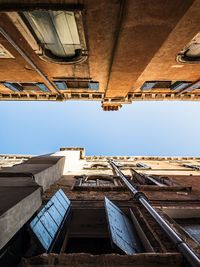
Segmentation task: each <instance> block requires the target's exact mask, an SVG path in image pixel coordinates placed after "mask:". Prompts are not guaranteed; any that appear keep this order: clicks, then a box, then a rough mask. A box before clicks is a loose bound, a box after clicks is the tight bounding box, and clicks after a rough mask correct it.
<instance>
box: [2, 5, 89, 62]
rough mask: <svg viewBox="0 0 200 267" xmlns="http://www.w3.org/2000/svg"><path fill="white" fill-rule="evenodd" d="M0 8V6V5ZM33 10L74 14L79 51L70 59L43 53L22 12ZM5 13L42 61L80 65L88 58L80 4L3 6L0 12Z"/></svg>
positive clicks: (82, 10)
mask: <svg viewBox="0 0 200 267" xmlns="http://www.w3.org/2000/svg"><path fill="white" fill-rule="evenodd" d="M0 7H1V4H0ZM34 10H41V11H49V10H51V11H69V12H74V16H75V21H76V25H77V30H78V34H79V39H80V45H81V49H80V50H79V51H77V53H75V55H74V56H72V57H56V56H53V55H52V54H51V53H49V52H48V51H45V49H43V48H42V47H41V45H39V43H38V38H37V37H36V35H35V33H34V31H33V29H32V28H31V27H30V23H29V22H27V20H26V19H24V15H23V12H29V11H34ZM4 11H5V12H7V13H6V14H7V15H8V16H9V18H10V19H11V20H12V22H13V23H14V24H15V27H16V28H17V29H18V30H19V31H20V32H21V34H22V35H23V37H24V38H25V39H26V41H27V42H28V43H29V45H30V46H31V48H32V49H33V50H34V52H35V53H36V54H37V55H38V57H39V58H40V59H42V60H44V61H47V62H52V63H57V64H76V63H82V62H84V61H86V60H87V58H88V50H87V44H86V36H85V35H86V31H85V30H84V28H85V27H84V24H85V23H84V6H83V5H81V4H52V3H48V4H44V3H38V4H37V7H36V6H35V5H34V4H31V3H30V4H23V6H21V5H20V6H19V5H17V4H16V5H15V4H13V5H12V6H11V5H3V6H2V10H1V12H4ZM16 21H17V23H16Z"/></svg>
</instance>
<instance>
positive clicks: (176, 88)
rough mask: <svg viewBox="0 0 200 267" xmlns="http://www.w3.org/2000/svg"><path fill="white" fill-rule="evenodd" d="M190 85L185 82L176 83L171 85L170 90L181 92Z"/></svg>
mask: <svg viewBox="0 0 200 267" xmlns="http://www.w3.org/2000/svg"><path fill="white" fill-rule="evenodd" d="M191 84H192V82H186V81H176V82H174V83H173V84H172V85H171V87H170V88H171V89H172V90H174V91H180V90H183V89H185V88H187V87H188V86H190V85H191Z"/></svg>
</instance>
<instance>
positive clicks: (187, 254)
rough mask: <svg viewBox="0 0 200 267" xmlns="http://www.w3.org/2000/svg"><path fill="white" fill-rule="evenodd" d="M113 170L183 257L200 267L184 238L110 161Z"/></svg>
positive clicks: (195, 266) (197, 258) (194, 266)
mask: <svg viewBox="0 0 200 267" xmlns="http://www.w3.org/2000/svg"><path fill="white" fill-rule="evenodd" d="M108 161H109V163H110V165H111V167H112V169H113V170H114V171H115V173H116V174H117V175H118V176H119V177H120V178H121V180H122V181H123V182H124V183H125V185H126V186H127V187H128V189H129V190H130V191H131V192H132V193H133V196H134V199H135V200H137V201H138V202H139V203H141V204H142V206H143V207H144V208H145V209H146V210H147V211H148V212H149V214H151V216H152V217H153V218H154V219H155V220H156V222H157V223H158V224H159V225H160V227H161V228H162V229H163V230H164V231H165V233H166V234H167V235H168V236H169V238H170V239H171V240H172V241H173V242H174V243H175V245H176V248H177V249H178V251H179V252H180V253H181V254H182V255H183V257H184V258H185V259H186V260H187V261H188V262H189V264H190V265H191V266H192V267H200V259H199V257H197V255H196V254H195V253H194V252H193V251H192V249H191V248H190V247H189V246H188V245H187V244H186V243H185V242H184V241H183V240H182V238H181V237H180V236H179V235H178V234H177V233H176V232H175V231H174V230H173V229H172V228H171V226H170V225H169V224H168V223H167V222H166V221H165V220H164V219H163V218H162V217H161V216H160V215H159V213H158V212H157V211H156V210H155V209H154V208H153V207H152V206H151V204H150V203H149V201H148V199H147V197H146V196H145V194H144V193H143V192H140V191H138V190H137V189H136V188H135V187H134V186H133V185H132V184H131V183H130V182H129V180H128V179H127V178H126V176H125V175H124V174H123V173H122V172H121V171H120V169H119V168H118V167H117V165H116V164H115V163H114V162H113V161H112V160H108Z"/></svg>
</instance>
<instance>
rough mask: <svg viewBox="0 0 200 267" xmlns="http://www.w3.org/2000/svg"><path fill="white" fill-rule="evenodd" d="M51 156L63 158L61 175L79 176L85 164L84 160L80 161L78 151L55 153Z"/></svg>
mask: <svg viewBox="0 0 200 267" xmlns="http://www.w3.org/2000/svg"><path fill="white" fill-rule="evenodd" d="M51 156H63V157H65V164H64V170H63V175H66V174H70V173H73V174H80V173H81V170H82V169H83V165H84V164H85V163H86V160H85V159H80V150H64V151H57V152H55V153H53V154H51Z"/></svg>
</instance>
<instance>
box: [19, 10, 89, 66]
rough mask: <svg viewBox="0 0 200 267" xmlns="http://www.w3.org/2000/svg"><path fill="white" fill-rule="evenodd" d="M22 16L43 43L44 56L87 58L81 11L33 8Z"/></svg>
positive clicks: (70, 59)
mask: <svg viewBox="0 0 200 267" xmlns="http://www.w3.org/2000/svg"><path fill="white" fill-rule="evenodd" d="M20 16H21V18H22V20H23V21H24V23H25V24H26V26H27V27H28V29H29V31H30V32H31V34H32V36H33V37H34V38H35V40H36V42H37V43H38V44H39V49H38V51H37V52H38V53H40V57H41V58H43V59H45V60H50V61H53V62H56V63H76V62H82V61H84V60H85V59H86V58H87V51H86V43H85V38H84V30H83V23H82V14H81V11H65V10H59V11H54V10H48V11H47V10H46V11H45V10H32V11H24V12H22V13H20ZM39 51H40V52H39Z"/></svg>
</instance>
